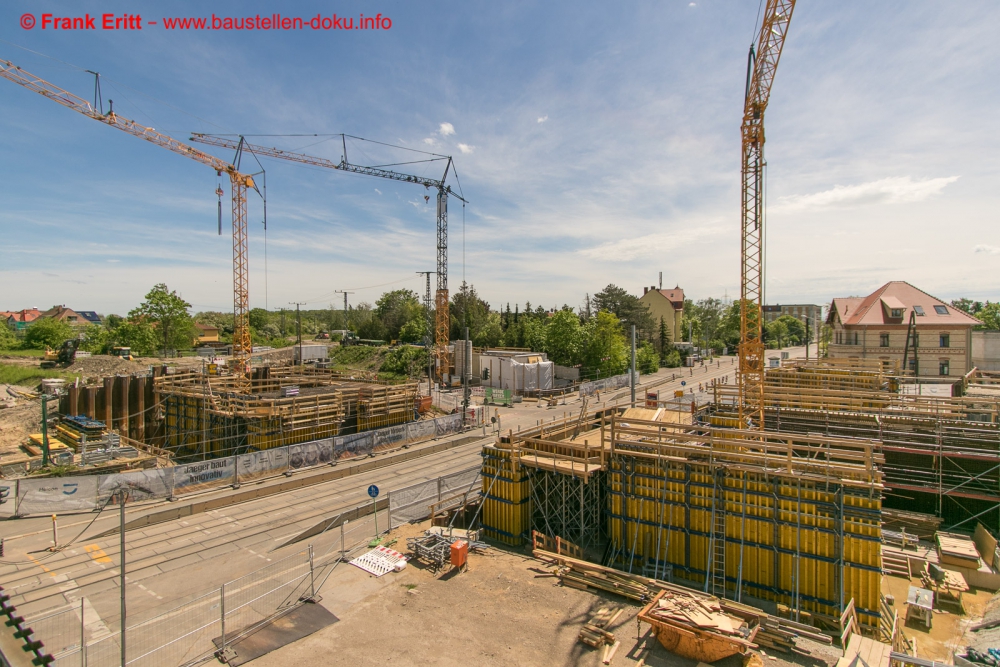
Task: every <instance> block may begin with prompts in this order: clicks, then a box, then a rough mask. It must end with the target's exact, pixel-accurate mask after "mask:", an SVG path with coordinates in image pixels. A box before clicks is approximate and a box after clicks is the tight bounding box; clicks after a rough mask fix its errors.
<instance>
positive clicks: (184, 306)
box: [128, 283, 195, 355]
mask: <svg viewBox="0 0 1000 667" xmlns="http://www.w3.org/2000/svg"><path fill="white" fill-rule="evenodd" d="M190 307H191V304H190V303H188V302H187V301H185V300H184V299H182V298H181V297H180V296H179V295H178V294H177V292H173V291H170V290H169V289H168V288H167V286H166V285H165V284H163V283H159V284H158V285H154V286H153V289H151V290H150V291H149V292H148V293H147V294H146V300H145V301H143V302H142V304H140V305H139V307H138V308H135V309H134V310H132V311H131V312H129V314H128V316H129V319H130V320H131V321H133V322H137V321H140V320H141V321H145V322H149V323H150V324H152V325H154V326H155V327H156V330H157V337H158V338H159V342H160V344H161V345H162V347H161V349H162V350H163V353H164V355H166V353H167V351H168V350H179V349H182V348H189V347H191V345H192V341H193V339H194V337H195V328H194V320H193V319H192V318H191V315H190V313H188V309H189V308H190Z"/></svg>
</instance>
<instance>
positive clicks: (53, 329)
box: [23, 317, 76, 350]
mask: <svg viewBox="0 0 1000 667" xmlns="http://www.w3.org/2000/svg"><path fill="white" fill-rule="evenodd" d="M75 337H76V335H75V334H74V333H73V328H72V327H71V326H70V325H68V324H66V323H65V322H63V321H61V320H55V319H52V318H51V317H44V318H41V319H37V320H35V321H34V322H32V323H31V325H30V326H29V327H28V330H27V331H26V332H25V334H24V343H23V345H24V347H26V348H30V349H32V350H44V349H45V348H46V347H51V348H53V349H58V348H59V347H61V346H62V344H63V342H64V341H66V340H68V339H70V338H75Z"/></svg>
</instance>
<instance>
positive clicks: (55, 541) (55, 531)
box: [52, 514, 59, 551]
mask: <svg viewBox="0 0 1000 667" xmlns="http://www.w3.org/2000/svg"><path fill="white" fill-rule="evenodd" d="M58 548H59V526H58V524H57V523H56V515H55V514H53V515H52V550H53V551H55V550H56V549H58Z"/></svg>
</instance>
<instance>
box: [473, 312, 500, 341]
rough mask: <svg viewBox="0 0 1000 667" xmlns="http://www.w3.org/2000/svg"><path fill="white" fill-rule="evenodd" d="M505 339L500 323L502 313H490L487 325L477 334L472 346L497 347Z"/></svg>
mask: <svg viewBox="0 0 1000 667" xmlns="http://www.w3.org/2000/svg"><path fill="white" fill-rule="evenodd" d="M502 338H503V327H502V326H501V323H500V313H490V314H489V315H488V316H487V317H486V323H485V324H483V326H482V328H481V329H479V331H478V332H476V337H475V338H473V339H472V344H473V345H475V346H476V347H496V346H498V345H499V344H500V341H501V339H502Z"/></svg>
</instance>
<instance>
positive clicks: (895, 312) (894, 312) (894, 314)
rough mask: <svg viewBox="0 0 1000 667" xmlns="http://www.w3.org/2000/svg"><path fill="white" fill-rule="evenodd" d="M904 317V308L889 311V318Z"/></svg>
mask: <svg viewBox="0 0 1000 667" xmlns="http://www.w3.org/2000/svg"><path fill="white" fill-rule="evenodd" d="M902 316H903V309H902V308H893V309H892V310H890V311H889V317H902Z"/></svg>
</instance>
